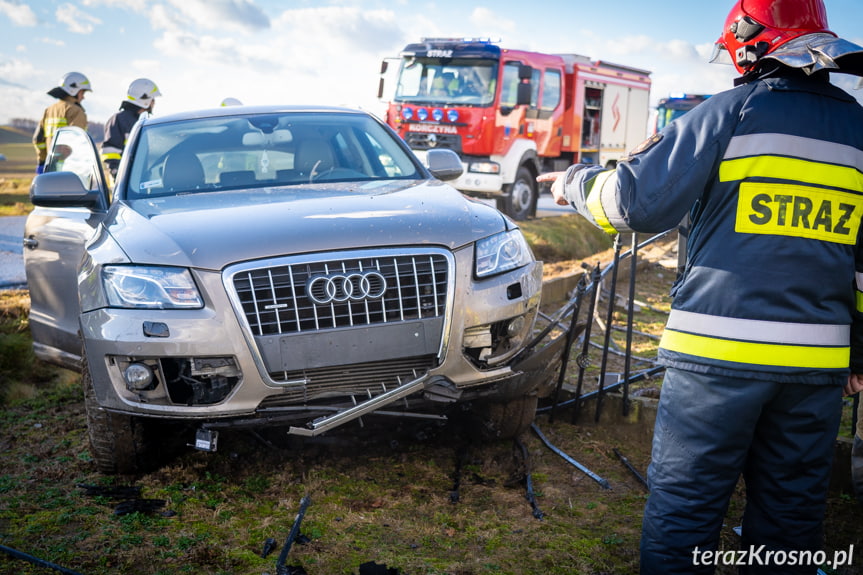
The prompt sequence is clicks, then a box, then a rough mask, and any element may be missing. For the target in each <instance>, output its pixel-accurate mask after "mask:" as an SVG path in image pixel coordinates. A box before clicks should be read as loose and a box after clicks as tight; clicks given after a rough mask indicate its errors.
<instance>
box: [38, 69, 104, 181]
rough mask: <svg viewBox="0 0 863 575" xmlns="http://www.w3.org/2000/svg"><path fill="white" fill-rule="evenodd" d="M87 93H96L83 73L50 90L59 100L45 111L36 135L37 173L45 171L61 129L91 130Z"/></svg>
mask: <svg viewBox="0 0 863 575" xmlns="http://www.w3.org/2000/svg"><path fill="white" fill-rule="evenodd" d="M87 91H92V88H91V87H90V80H88V79H87V76H85V75H84V74H81V73H80V72H69V73H68V74H66V75H65V76H63V77H62V78H61V79H60V85H59V86H57V87H56V88H51V90H49V91H48V95H49V96H51V97H52V98H56V99H57V101H56V102H54V103H53V104H51V105H50V106H48V107H47V108H46V109H45V111H44V112H43V114H42V119H41V120H40V121H39V124H38V125H37V126H36V131H35V132H33V145H34V146H35V147H36V173H37V174H41V173H42V172H43V171H44V170H45V159H46V158H47V156H48V146H49V145H50V144H51V140H52V139H53V138H54V133H55V132H56V131H57V130H58V129H59V128H62V127H64V126H78V127H79V128H81V129H83V130H86V129H87V112H85V111H84V106H82V105H81V102H82V101H83V100H84V95H85V94H86V93H87Z"/></svg>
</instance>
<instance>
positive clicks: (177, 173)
mask: <svg viewBox="0 0 863 575" xmlns="http://www.w3.org/2000/svg"><path fill="white" fill-rule="evenodd" d="M204 184H205V177H204V168H203V167H202V166H201V162H200V160H198V157H197V156H196V155H195V154H193V153H192V152H187V151H181V152H173V153H171V155H169V156H168V159H167V160H165V165H164V167H163V168H162V187H163V188H165V189H166V190H170V191H172V192H183V191H190V190H195V189H198V188H201V187H203V186H204Z"/></svg>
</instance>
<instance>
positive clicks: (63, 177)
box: [30, 172, 102, 208]
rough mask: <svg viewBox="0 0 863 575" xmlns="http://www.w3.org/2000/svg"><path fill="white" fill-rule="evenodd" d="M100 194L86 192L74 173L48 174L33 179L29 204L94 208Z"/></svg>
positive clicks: (98, 202)
mask: <svg viewBox="0 0 863 575" xmlns="http://www.w3.org/2000/svg"><path fill="white" fill-rule="evenodd" d="M101 201H102V192H101V191H99V190H98V189H96V190H88V189H87V188H85V187H84V184H83V183H82V182H81V179H80V178H79V177H78V176H77V175H76V174H75V173H74V172H48V173H45V174H40V175H38V176H36V177H35V178H33V183H31V184H30V203H32V204H33V205H34V206H46V207H55V208H95V207H98V206H99V205H100V203H101Z"/></svg>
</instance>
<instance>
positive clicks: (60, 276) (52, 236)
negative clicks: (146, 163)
mask: <svg viewBox="0 0 863 575" xmlns="http://www.w3.org/2000/svg"><path fill="white" fill-rule="evenodd" d="M261 111H262V113H268V114H281V113H285V111H284V109H282V108H273V109H269V108H267V109H261ZM330 112H332V113H342V112H333V111H331V110H325V111H324V113H330ZM232 113H239V112H232V111H225V110H214V111H204V112H199V113H192V114H185V115H177V116H174V117H170V118H162V119H155V120H148V121H146V122H145V123H143V124H142V123H139V124H138V125H137V126H136V128H135V130H134V131H133V134H132V136H131V137H130V148H131V149H132V150H134V146H135V142H136V138H137V137H138V136H139V135H140V133H141V131H142V130H145V129H146V125H147V124H153V125H167V124H170V122H172V121H180V120H183V119H187V118H193V117H198V116H201V117H209V116H214V117H215V116H220V115H230V114H232ZM244 113H248V110H247V111H246V112H244ZM82 133H83V132H82V131H80V130H77V129H76V128H64V129H61V130H60V131H59V133H58V136H57V138H56V139H55V148H56V147H57V146H59V145H63V143H64V142H69V143H70V144H72V143H75V145H76V146H77V148H76V149H75V150H74V153H73V155H72V156H71V157H69V158H68V163H67V165H66V166H65V167H67V168H69V167H70V166H72V167H74V168H75V174H76V175H77V176H78V178H79V179H80V180H81V182H82V184H81V186H80V187H81V190H79V191H89V190H92V189H102V190H104V196H105V197H106V198H107V197H108V192H107V190H105V188H104V179H103V178H102V176H101V166H100V165H99V162H98V155H97V154H96V153H95V148H94V147H93V146H92V142H91V143H90V146H91V148H92V149H90V150H84V149H82V145H81V143H80V139H81V134H82ZM397 145H398V146H400V147H402V148H404V149H405V150H406V153H407V154H410V152H409V151H408V150H407V148H406V146H404V144H403V143H401V142H400V141H399V143H398V144H397ZM61 152H62V153H65V152H66V150H61V151H60V152H58V151H57V150H56V149H55V150H54V151H53V152H52V154H53V155H52V156H51V157H57V156H58V154H61ZM90 156H92V157H90ZM131 156H132V154H130V157H127V156H125V155H124V160H123V164H122V165H121V169H120V174H119V176H118V180H117V190H122V189H123V186H124V183H125V182H126V181H127V179H128V178H129V177H130V176H129V175H128V173H127V172H129V171H130V170H133V169H134V166H133V163H134V159H131ZM88 158H89V160H90V161H92V162H93V166H92V168H88V167H86V164H87V161H88ZM73 160H75V163H74V165H73V163H72V161H73ZM412 161H414V162H415V161H416V160H415V159H414V160H412ZM416 165H417V173H418V176H419V177H417V178H412V179H402V180H386V179H380V180H373V181H362V182H350V181H348V182H338V183H336V182H332V183H328V182H321V183H314V184H308V183H306V184H301V185H295V186H288V187H284V186H263V187H257V188H254V189H251V188H250V189H239V190H230V189H226V190H218V189H216V190H208V191H207V193H189V194H178V195H161V196H153V197H139V198H136V199H131V198H125V197H124V196H123V194H122V193H117V192H115V195H116V196H117V197H115V198H114V199H113V201H112V203H111V204H110V207H107V200H106V207H105V208H104V209H103V208H102V207H100V206H95V207H92V208H91V209H85V208H82V207H64V206H63V205H50V206H48V205H46V204H44V203H40V202H39V201H35V200H34V204H36V206H37V207H36V209H35V210H34V211H33V213H32V214H31V215H30V217H29V218H28V220H27V224H26V226H25V237H28V238H31V239H33V240H34V241H35V247H34V248H32V249H29V250H27V251H26V253H25V269H26V273H27V278H28V283H29V285H30V290H31V298H33V302H34V304H35V305H34V306H33V310H32V312H31V328H32V330H33V335H34V349H36V351H37V353H38V354H39V356H40V357H42V358H43V359H46V360H48V361H53V362H55V363H61V364H63V365H65V366H66V367H76V362H78V361H80V359H81V357H82V355H81V350H82V349H83V350H85V352H86V359H87V360H88V366H89V372H90V376H91V378H92V382H93V390H94V392H95V397H96V401H97V402H98V404H99V405H100V406H101V408H102V409H105V410H110V411H116V412H121V413H126V414H130V415H135V416H145V417H158V418H168V419H178V420H190V421H199V422H203V423H206V422H218V421H236V422H237V423H238V424H239V423H243V424H245V423H249V424H253V425H257V424H261V425H266V424H268V423H269V422H270V421H271V420H273V421H275V420H279V421H281V419H279V418H280V417H281V416H283V415H286V414H299V415H300V416H302V414H303V413H309V414H312V416H314V415H315V414H317V415H320V414H326V413H330V414H333V413H335V414H337V417H334V418H332V419H329V420H327V422H326V423H321V424H314V423H313V422H310V423H308V424H307V425H306V427H305V429H306V431H305V432H300V431H299V429H300V428H295V429H296V430H297V432H298V433H307V434H315V433H319V432H321V431H323V430H325V429H329V428H331V427H332V426H334V425H338V424H340V423H341V422H343V421H346V420H350V419H353V418H355V417H359V416H361V415H362V414H364V413H367V412H368V411H369V410H375V411H379V410H380V408H381V407H383V406H385V405H389V404H392V403H393V402H398V405H399V411H401V412H405V413H408V412H410V413H414V414H422V413H424V412H425V411H424V410H425V407H424V406H425V405H426V404H427V402H424V401H420V400H422V397H421V396H422V395H423V394H422V393H421V392H425V394H426V395H427V396H430V397H431V396H434V397H437V398H438V400H433V401H432V403H434V402H435V401H438V402H439V400H440V398H443V397H447V396H451V398H452V399H453V400H459V399H461V400H467V399H470V398H487V399H493V400H500V399H506V398H512V397H518V396H521V395H524V394H529V393H532V392H535V391H536V389H537V385H539V384H540V383H542V382H537V381H534V380H533V379H531V378H530V377H527V376H525V375H524V374H522V373H521V372H519V371H518V370H514V369H513V368H512V366H511V365H510V363H511V360H513V359H514V358H515V357H516V356H517V355H518V353H519V351H520V350H521V349H522V348H521V347H520V345H521V344H523V343H524V342H525V341H526V340H527V339H528V337H529V335H530V333H531V330H532V327H533V324H534V321H535V319H536V316H537V312H538V308H539V303H540V294H541V288H542V263H541V262H536V261H534V260H533V258H532V257H531V258H530V260H529V261H527V262H525V263H523V264H522V265H520V267H517V268H515V269H511V270H509V271H505V272H503V273H497V274H494V275H490V276H488V277H483V278H478V277H476V265H477V263H476V261H475V259H476V255H475V247H476V242H477V241H480V240H483V239H486V238H491V237H492V236H495V235H496V234H503V233H506V232H511V231H513V230H515V229H516V226H515V225H514V224H513V223H512V222H511V221H510V220H509V219H508V218H506V217H505V216H503V215H502V214H500V212H498V211H497V210H495V209H494V208H492V207H490V206H487V205H485V204H482V203H478V202H476V201H473V200H470V199H467V198H465V197H464V196H463V195H461V194H460V193H459V192H457V191H456V190H455V189H453V188H451V187H450V186H448V185H446V184H444V183H442V182H440V181H438V180H435V179H433V178H431V177H429V175H428V173H427V172H425V171H424V168H422V166H421V165H420V164H419V163H417V164H416ZM60 168H63V166H61V165H58V166H55V169H60ZM60 171H61V172H62V170H60ZM54 180H55V181H54V182H53V184H56V182H57V181H61V180H62V176H58V177H57V178H54ZM46 181H47V180H44V179H43V180H40V179H39V178H38V177H37V178H36V179H35V180H34V190H37V194H36V196H37V200H38V196H39V194H38V189H39V186H40V185H41V183H44V182H46ZM67 181H69V182H70V183H74V179H71V180H69V179H67ZM53 184H52V185H53ZM70 187H71V188H76V189H77V188H78V187H79V186H77V185H76V186H70ZM91 195H92V194H91ZM74 196H75V193H74V190H73V191H72V192H70V193H69V197H74ZM45 197H46V198H50V197H54V198H55V200H57V201H59V202H60V203H61V204H62V201H63V200H64V198H65V195H62V194H61V195H55V196H51V194H46V196H45ZM516 233H517V232H516ZM370 262H371V263H370ZM107 265H114V266H116V265H134V266H171V267H174V268H182V269H187V270H189V273H190V274H191V278H192V279H193V281H194V283H195V286H196V287H197V291H198V293H199V294H200V297H201V298H202V301H203V306H202V307H201V308H200V309H131V308H120V307H111V306H110V305H109V303H108V300H107V296H106V291H105V288H104V285H103V279H102V271H103V269H104V267H105V266H107ZM388 266H389V267H388ZM300 268H302V269H303V270H305V271H303V274H305V275H302V274H300V275H295V274H294V273H293V271H291V272H290V273H289V274H288V275H287V276H284V275H283V276H281V279H278V278H277V279H273V277H274V274H275V275H276V276H278V275H279V274H280V273H283V272H284V270H286V269H290V270H294V269H300ZM389 268H393V269H400V268H404V270H406V271H403V272H402V271H398V272H391V271H389ZM292 278H301V279H292ZM312 280H315V282H314V284H315V285H316V286H318V287H320V286H324V287H322V288H321V289H323V290H324V291H322V292H321V294H323V295H319V296H316V297H317V300H319V301H317V302H316V303H314V304H310V303H309V302H308V301H306V300H304V301H303V302H300V303H298V302H297V301H296V300H298V299H302V298H306V296H308V293H310V290H311V289H312V287H311V286H312V284H313V281H312ZM292 281H295V282H297V283H302V284H303V285H302V286H299V285H293V286H291V285H290V283H291V282H292ZM244 282H245V284H244ZM375 282H377V283H375ZM381 282H383V284H386V287H387V289H388V290H393V291H392V293H394V294H397V295H392V294H390V293H389V292H387V294H388V295H384V294H383V293H380V294H379V293H377V290H376V289H375V288H374V287H373V284H374V285H378V284H381ZM402 284H404V285H402ZM243 285H246V288H244V287H243ZM381 285H382V284H381ZM249 286H251V287H249ZM289 288H290V289H289ZM244 289H245V290H246V291H245V292H244V291H243V290H244ZM327 290H329V291H327ZM339 290H342V291H339ZM345 290H347V291H350V292H351V293H350V294H347V291H345ZM351 290H358V291H357V292H356V293H354V292H353V291H351ZM411 290H413V291H411ZM268 292H272V293H273V298H272V301H264V300H265V299H266V297H263V296H262V295H261V294H264V295H266V293H268ZM276 292H279V293H280V294H281V295H278V296H277V295H276ZM344 297H348V298H349V299H350V297H353V298H354V299H352V300H351V301H349V302H348V303H347V304H345V302H343V301H340V300H341V298H344ZM307 299H308V298H307ZM313 299H314V298H313ZM297 310H302V311H297ZM328 310H329V311H328ZM346 310H347V311H346ZM290 313H293V314H294V315H293V316H291V317H290V318H289V319H288V320H286V321H287V323H285V320H283V319H282V318H281V316H280V314H288V315H290ZM268 314H269V315H272V316H274V317H275V319H272V318H269V316H268ZM328 314H329V315H328ZM264 316H267V317H264ZM291 322H293V323H294V324H296V326H297V329H294V328H293V327H292V326H291V325H290V324H291ZM327 322H330V323H327ZM264 325H266V326H267V327H266V328H264V327H262V326H264ZM309 325H312V326H313V327H309ZM154 326H155V327H154ZM267 330H271V331H267ZM272 330H274V331H272ZM82 342H83V346H82V345H81V344H82ZM132 363H141V364H146V365H149V366H150V367H151V368H152V369H153V371H154V373H155V374H156V378H157V380H158V384H157V385H155V387H154V388H153V389H132V388H131V387H130V386H129V385H128V383H127V382H126V381H125V379H124V376H123V370H124V369H125V368H126V367H127V366H128V365H129V364H132ZM169 382H174V383H172V384H169ZM186 382H189V383H188V384H187V383H186ZM172 386H173V387H172ZM211 387H212V388H211ZM220 390H224V391H220ZM352 405H353V406H355V407H351V406H352ZM339 414H341V415H339ZM274 418H275V419H274ZM316 425H318V428H317V431H316V430H315V427H316Z"/></svg>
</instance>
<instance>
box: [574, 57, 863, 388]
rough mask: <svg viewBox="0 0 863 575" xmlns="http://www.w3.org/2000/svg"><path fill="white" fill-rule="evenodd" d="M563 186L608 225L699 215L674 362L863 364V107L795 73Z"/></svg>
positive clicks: (789, 374) (733, 94)
mask: <svg viewBox="0 0 863 575" xmlns="http://www.w3.org/2000/svg"><path fill="white" fill-rule="evenodd" d="M564 181H565V182H566V184H565V186H564V190H565V194H566V197H567V199H568V200H569V201H570V202H571V203H572V205H573V206H574V207H575V208H576V210H578V211H579V212H580V213H582V214H583V215H585V216H586V217H587V218H588V219H590V220H591V221H593V223H594V224H596V225H598V226H599V227H601V228H603V229H605V230H606V231H608V232H609V233H617V232H629V231H638V232H648V233H658V232H663V231H666V230H669V229H672V228H674V227H675V226H676V225H678V224H679V223H680V222H681V221H682V220H683V219H684V216H686V215H687V213H688V214H689V216H690V218H691V227H690V230H689V239H688V244H687V263H686V267H685V271H684V272H683V273H682V274H681V277H680V278H678V281H677V282H676V283H675V286H674V288H673V290H672V294H673V296H674V299H673V303H672V311H671V314H670V315H669V319H668V322H667V324H666V327H665V331H664V333H663V336H662V341H661V343H660V350H659V359H660V361H661V362H662V363H663V364H664V365H666V366H671V367H678V368H682V369H688V370H694V371H699V372H703V373H713V374H717V375H732V376H743V377H752V378H757V377H762V378H763V377H764V376H765V375H766V374H770V378H771V379H773V380H776V381H796V382H801V383H816V384H820V383H824V384H844V383H846V381H847V375H848V371H849V366H850V367H851V368H852V369H854V371H855V372H856V373H863V313H861V311H863V250H861V247H860V244H861V241H860V231H861V229H860V228H861V225H860V223H861V217H863V108H861V106H860V105H859V104H858V103H857V102H856V101H855V100H854V99H853V98H852V97H851V96H849V95H848V94H847V93H846V92H844V91H843V90H841V89H839V88H837V87H835V86H833V85H831V84H829V83H828V82H827V81H826V80H825V79H824V78H822V77H816V76H813V77H808V76H805V75H804V74H803V73H802V72H799V71H792V70H786V71H785V72H781V73H779V74H774V75H773V76H772V77H771V76H769V75H768V76H767V77H762V78H761V79H758V80H755V81H752V82H750V83H748V84H744V85H741V86H738V87H736V88H734V89H732V90H729V91H726V92H723V93H720V94H717V95H715V96H713V97H711V98H710V99H708V100H706V101H705V102H704V103H702V104H700V105H699V106H697V107H696V108H695V109H693V110H692V111H690V112H688V113H687V114H685V115H684V116H682V117H681V118H679V119H678V120H676V121H674V122H672V123H671V124H670V125H669V126H668V127H667V128H666V129H665V130H663V131H662V132H660V133H659V134H657V135H655V136H653V137H652V138H650V139H648V140H647V141H646V142H645V143H644V144H642V145H641V146H639V148H638V149H636V150H635V151H633V152H632V154H630V156H629V157H628V158H627V159H626V160H625V161H622V162H620V163H619V164H618V165H617V167H616V169H615V170H613V171H608V170H603V169H602V168H600V167H596V166H591V167H584V166H583V165H575V166H572V167H570V168H569V170H568V172H567V174H566V177H565V180H564Z"/></svg>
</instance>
